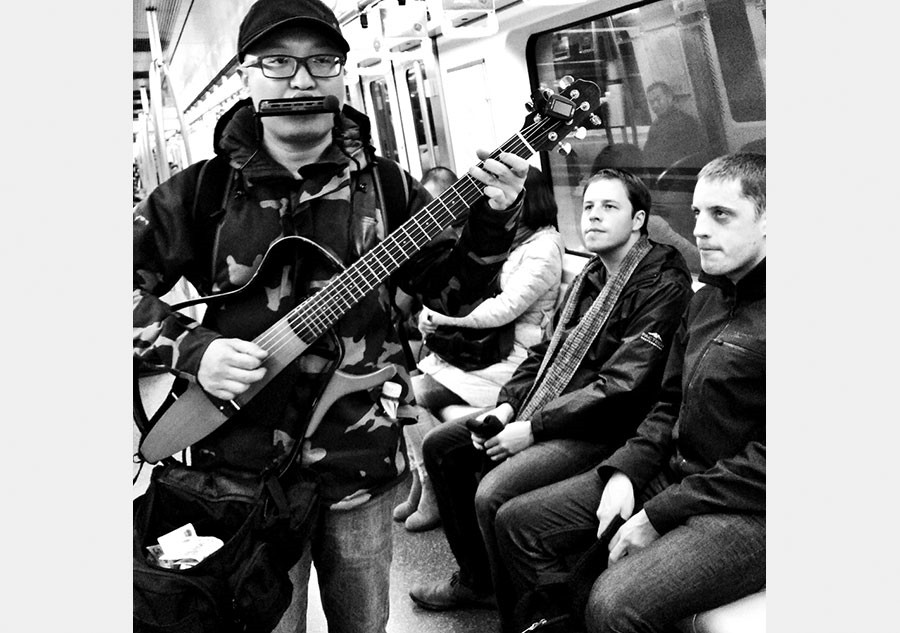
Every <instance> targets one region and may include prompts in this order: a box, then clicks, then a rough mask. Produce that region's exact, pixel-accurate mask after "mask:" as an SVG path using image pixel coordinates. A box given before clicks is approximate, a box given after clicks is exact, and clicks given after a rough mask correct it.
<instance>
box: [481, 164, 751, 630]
mask: <svg viewBox="0 0 900 633" xmlns="http://www.w3.org/2000/svg"><path fill="white" fill-rule="evenodd" d="M693 210H694V215H695V216H696V225H695V228H694V236H695V238H696V240H697V245H698V246H699V247H700V254H701V257H702V267H703V273H704V274H703V276H701V278H700V279H701V281H704V282H706V284H707V285H706V286H705V287H704V288H702V289H701V290H699V291H698V292H697V294H696V295H695V296H694V298H693V300H692V302H691V305H690V307H689V309H688V311H687V312H686V313H685V318H684V322H683V323H682V325H681V327H680V328H679V330H678V334H677V335H676V336H675V342H674V343H673V345H672V350H671V352H670V354H669V359H668V362H667V365H666V372H665V377H664V379H663V385H662V392H661V396H660V398H659V401H658V402H657V403H656V405H655V406H654V408H653V410H652V411H651V412H650V413H649V415H647V417H646V418H645V419H644V421H643V422H642V423H641V425H640V427H639V428H638V430H637V435H636V436H635V437H633V438H632V439H630V440H628V442H627V443H626V444H625V446H623V447H622V448H620V449H619V450H617V451H616V452H615V453H613V454H612V455H611V456H610V457H608V458H607V459H606V460H604V461H603V462H601V463H600V466H599V468H597V469H592V470H590V471H588V472H585V473H584V474H581V475H578V476H575V477H572V478H570V479H567V480H565V481H561V482H559V483H555V484H553V485H550V486H547V487H544V488H541V489H538V490H534V491H532V492H530V493H528V494H525V495H521V496H519V497H517V498H515V499H512V500H511V501H509V502H508V503H506V504H505V505H503V506H502V507H501V508H500V509H499V511H498V513H497V519H496V530H497V532H496V533H497V543H498V547H499V552H500V558H501V559H502V561H503V563H504V567H505V568H506V569H507V570H508V572H509V577H510V580H511V582H512V585H513V592H514V594H515V595H516V596H522V595H524V594H525V593H526V592H527V591H529V590H531V589H533V588H534V587H535V586H536V585H537V584H538V583H539V582H540V579H541V578H542V577H543V578H547V577H552V574H553V572H565V571H567V565H566V564H565V563H564V560H565V559H566V558H567V557H570V556H571V555H572V554H576V553H578V552H583V551H585V550H587V548H588V547H589V546H590V545H591V543H592V542H594V541H595V539H596V538H598V537H599V536H600V534H602V533H603V531H604V530H605V529H606V527H607V526H608V525H609V524H610V523H611V522H612V520H613V519H614V517H616V516H618V515H620V516H621V517H622V518H624V519H627V521H626V522H625V523H624V525H622V527H621V528H619V530H618V531H617V532H616V533H615V534H614V536H613V537H612V540H611V541H610V544H609V558H608V563H609V566H608V568H607V569H606V570H605V571H604V572H603V573H602V574H601V575H600V576H599V578H598V579H597V581H596V582H595V583H594V584H593V588H592V590H591V592H590V597H589V599H588V603H587V609H586V612H585V620H586V626H587V630H588V631H590V632H592V633H593V632H606V631H617V632H621V633H625V632H631V631H641V632H647V631H668V630H670V629H669V628H667V627H669V626H670V625H671V624H672V623H675V622H677V621H679V620H681V619H683V618H685V617H687V616H690V615H692V614H694V613H698V612H701V611H706V610H709V609H713V608H716V607H719V606H721V605H723V604H726V603H729V602H732V601H734V600H737V599H739V598H741V597H743V596H746V595H748V594H751V593H754V592H756V591H759V590H760V589H761V588H762V587H763V586H764V584H765V573H766V409H765V408H766V383H765V381H766V159H765V156H762V155H756V154H732V155H728V156H723V157H720V158H717V159H715V160H713V161H712V162H710V163H709V164H707V165H706V166H705V167H704V168H703V169H702V171H701V172H700V174H699V179H698V181H697V185H696V188H695V189H694V199H693ZM501 618H502V621H503V628H504V631H519V630H521V629H520V628H519V627H520V625H521V626H522V627H524V626H527V624H528V623H525V622H515V618H513V617H512V612H511V611H509V610H503V611H501ZM575 630H581V629H575Z"/></svg>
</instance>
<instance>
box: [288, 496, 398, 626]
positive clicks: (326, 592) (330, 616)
mask: <svg viewBox="0 0 900 633" xmlns="http://www.w3.org/2000/svg"><path fill="white" fill-rule="evenodd" d="M394 497H395V494H394V491H388V492H386V493H384V494H381V495H379V496H377V497H375V498H373V499H371V500H370V501H368V502H366V503H365V504H363V505H361V506H359V507H357V508H353V509H352V510H345V511H339V512H337V511H333V510H328V511H326V512H324V513H323V516H322V517H321V518H320V519H319V524H318V526H317V529H316V533H315V535H314V537H313V540H312V546H311V548H310V549H308V550H307V552H306V553H305V554H304V556H303V558H302V559H301V561H300V562H299V563H298V564H297V565H295V566H294V568H293V569H291V573H290V575H291V580H292V581H293V582H294V597H293V600H292V602H291V606H290V607H289V608H288V611H287V612H286V613H285V615H284V617H283V618H282V620H281V622H280V623H279V624H278V627H277V628H276V629H275V631H274V633H305V632H306V609H307V600H308V584H309V577H310V567H309V566H310V561H311V560H312V562H313V564H315V566H316V574H317V577H318V581H319V594H320V595H321V598H322V609H323V611H324V612H325V618H326V620H327V621H328V631H329V633H384V631H385V627H386V626H387V621H388V616H389V610H390V593H389V589H390V582H389V581H390V572H391V559H392V554H393V550H392V541H391V508H392V507H393V504H394V500H395V499H394ZM310 551H311V553H310Z"/></svg>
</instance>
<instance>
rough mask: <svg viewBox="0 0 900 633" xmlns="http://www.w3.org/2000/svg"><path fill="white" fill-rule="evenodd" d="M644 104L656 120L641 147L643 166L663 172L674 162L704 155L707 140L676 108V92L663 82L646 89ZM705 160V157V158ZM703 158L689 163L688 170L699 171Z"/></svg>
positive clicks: (689, 117)
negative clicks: (645, 102)
mask: <svg viewBox="0 0 900 633" xmlns="http://www.w3.org/2000/svg"><path fill="white" fill-rule="evenodd" d="M647 100H648V101H649V102H650V109H651V110H653V114H655V115H656V120H655V121H653V124H652V125H651V126H650V131H649V133H648V134H647V141H646V143H644V165H646V166H647V167H660V168H662V169H666V168H667V167H670V166H671V165H672V163H674V162H675V161H677V160H679V159H681V158H684V157H686V156H690V155H691V154H697V153H701V154H702V153H704V152H706V151H707V146H706V136H705V135H704V134H703V129H702V128H701V127H700V124H699V123H698V122H697V119H695V118H694V117H692V116H691V115H690V114H688V113H686V112H684V111H682V110H680V109H679V108H678V106H677V105H675V92H674V91H673V90H672V88H671V87H670V86H669V84H667V83H666V82H664V81H657V82H656V83H653V84H651V85H650V86H649V87H648V88H647ZM707 158H708V156H707ZM704 160H705V158H703V157H702V156H699V157H697V158H696V160H695V161H689V163H690V164H688V165H685V166H687V167H692V166H696V167H699V166H700V165H702V164H703V162H704Z"/></svg>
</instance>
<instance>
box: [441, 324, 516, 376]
mask: <svg viewBox="0 0 900 633" xmlns="http://www.w3.org/2000/svg"><path fill="white" fill-rule="evenodd" d="M515 342H516V322H515V321H510V322H509V323H506V324H504V325H501V326H498V327H492V328H471V327H456V326H451V325H439V326H438V327H437V329H436V330H435V331H434V332H433V333H431V334H429V335H428V336H427V337H425V345H426V347H428V349H429V350H431V351H432V352H434V353H435V354H437V355H438V356H440V357H441V358H443V359H444V360H445V361H447V362H448V363H450V364H451V365H453V366H455V367H458V368H459V369H462V370H463V371H472V370H474V369H483V368H485V367H488V366H490V365H493V364H494V363H499V362H500V361H502V360H503V359H504V358H506V357H507V356H509V354H510V352H512V350H513V345H515Z"/></svg>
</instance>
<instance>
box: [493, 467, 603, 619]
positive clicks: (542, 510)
mask: <svg viewBox="0 0 900 633" xmlns="http://www.w3.org/2000/svg"><path fill="white" fill-rule="evenodd" d="M602 492H603V486H602V484H601V481H600V477H599V476H598V475H597V472H596V471H595V470H593V469H591V470H589V471H587V472H584V473H582V474H580V475H576V476H574V477H569V478H568V479H564V480H562V481H559V482H557V483H553V484H550V485H548V486H544V487H542V488H538V489H535V490H532V491H531V492H526V493H524V494H520V495H519V496H517V497H515V498H513V499H510V500H509V501H507V502H506V503H504V504H503V505H502V506H500V508H499V510H498V511H497V513H496V516H495V520H494V534H495V539H496V547H497V550H496V556H497V559H498V564H497V567H503V568H504V569H505V573H506V577H507V578H508V580H509V582H508V588H507V590H506V591H505V592H504V597H503V600H502V601H501V600H499V599H498V607H499V609H500V624H501V628H502V629H503V630H504V631H518V630H521V627H519V625H520V624H521V623H519V622H517V620H516V617H515V613H514V607H515V605H516V604H517V603H518V601H519V600H520V599H521V598H522V596H524V595H525V593H526V592H528V591H530V590H532V589H534V588H535V587H536V586H537V585H539V584H542V583H544V582H547V581H548V580H549V579H551V578H553V579H556V580H562V579H564V578H565V574H566V572H568V571H569V567H570V566H569V562H570V560H573V559H575V558H576V557H577V556H579V555H581V554H582V553H583V552H585V551H587V549H588V548H589V547H590V546H591V544H592V543H593V542H594V541H595V540H596V538H597V506H599V505H600V496H601V494H602ZM517 627H519V628H517Z"/></svg>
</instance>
